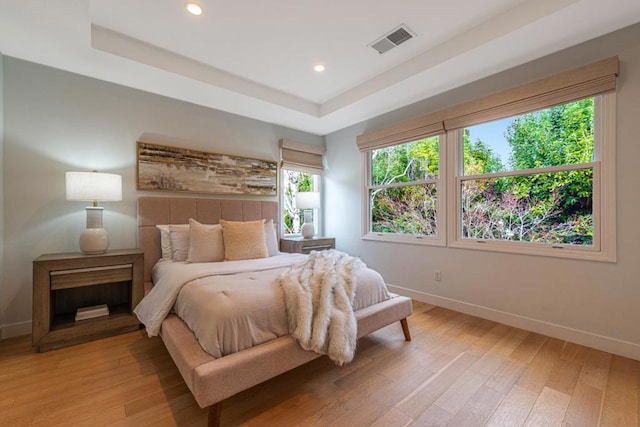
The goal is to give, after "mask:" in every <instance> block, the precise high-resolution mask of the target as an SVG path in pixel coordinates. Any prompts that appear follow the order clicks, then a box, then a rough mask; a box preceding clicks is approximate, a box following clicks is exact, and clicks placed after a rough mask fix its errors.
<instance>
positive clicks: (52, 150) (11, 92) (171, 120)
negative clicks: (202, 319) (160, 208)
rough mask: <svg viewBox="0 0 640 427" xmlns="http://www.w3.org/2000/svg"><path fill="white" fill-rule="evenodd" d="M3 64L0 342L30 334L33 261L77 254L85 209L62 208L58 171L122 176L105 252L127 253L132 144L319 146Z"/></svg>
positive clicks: (231, 118)
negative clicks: (290, 141)
mask: <svg viewBox="0 0 640 427" xmlns="http://www.w3.org/2000/svg"><path fill="white" fill-rule="evenodd" d="M3 65H4V75H3V79H2V80H3V82H4V96H3V98H2V99H3V100H4V125H5V126H4V167H3V171H2V179H3V180H4V184H5V187H4V198H3V199H4V210H3V211H2V212H4V224H5V228H4V230H5V234H4V239H3V240H2V241H3V243H4V247H5V248H10V250H7V251H5V253H4V257H3V260H4V265H5V267H6V268H4V270H3V271H2V279H1V280H2V282H0V296H1V297H2V298H1V299H0V314H1V317H0V326H3V329H4V332H3V335H4V336H5V337H6V336H11V335H16V334H22V333H30V332H31V323H30V320H31V292H32V287H31V275H32V273H31V265H32V264H31V263H32V261H33V259H34V258H36V257H37V256H39V255H40V254H43V253H50V252H65V251H77V250H78V243H77V241H78V236H79V234H80V232H81V231H82V229H83V228H84V225H85V224H84V223H85V212H84V206H85V203H84V202H67V201H66V200H65V191H64V172H65V171H68V170H92V169H96V170H99V171H104V172H114V173H118V174H121V175H122V178H123V201H121V202H110V203H109V202H107V203H104V204H103V206H104V207H105V212H104V224H105V228H107V230H108V231H109V236H110V239H111V247H112V248H126V247H135V246H136V237H135V235H136V227H135V216H136V197H137V195H138V194H139V192H138V191H136V183H135V177H136V170H135V161H136V151H135V143H136V140H137V139H138V138H140V137H141V136H142V135H145V136H146V139H148V140H150V141H157V142H164V143H170V144H174V145H184V146H188V147H192V148H196V149H202V150H207V151H214V152H220V153H230V154H236V155H240V156H247V157H255V158H262V159H269V160H276V159H277V157H278V153H279V149H278V140H279V139H280V138H288V139H293V140H298V141H301V142H307V143H312V144H323V143H324V139H323V138H322V137H319V136H314V135H310V134H306V133H302V132H298V131H294V130H291V129H286V128H282V127H278V126H274V125H270V124H268V123H264V122H259V121H257V120H252V119H247V118H244V117H240V116H236V115H233V114H228V113H224V112H221V111H216V110H212V109H208V108H204V107H200V106H196V105H193V104H188V103H185V102H181V101H176V100H172V99H169V98H164V97H161V96H157V95H152V94H149V93H145V92H142V91H138V90H133V89H129V88H126V87H122V86H118V85H114V84H111V83H106V82H102V81H98V80H95V79H90V78H86V77H82V76H78V75H75V74H71V73H68V72H64V71H60V70H55V69H51V68H47V67H44V66H41V65H36V64H33V63H29V62H24V61H21V60H17V59H14V58H10V57H6V56H5V57H4V60H3ZM154 134H155V136H154ZM141 194H142V193H141ZM144 194H146V195H150V194H157V193H149V192H146V193H144ZM0 231H1V230H0Z"/></svg>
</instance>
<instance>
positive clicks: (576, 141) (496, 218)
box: [454, 97, 609, 252]
mask: <svg viewBox="0 0 640 427" xmlns="http://www.w3.org/2000/svg"><path fill="white" fill-rule="evenodd" d="M600 104H601V97H597V98H585V99H581V100H578V101H574V102H570V103H566V104H561V105H558V106H554V107H551V108H547V109H542V110H538V111H535V112H532V113H527V114H523V115H518V116H515V117H510V118H506V119H501V120H498V121H492V122H488V123H482V124H479V125H474V126H469V127H466V128H463V129H460V130H457V131H455V133H454V138H455V139H456V143H457V144H458V147H457V148H458V149H457V153H460V154H461V156H460V157H461V158H462V164H461V167H460V168H459V170H458V173H457V176H456V187H457V188H456V196H457V202H458V206H459V209H457V210H456V212H457V218H456V224H457V230H456V231H457V233H456V241H457V242H458V243H462V242H468V243H471V244H485V243H511V242H522V243H527V244H529V245H528V247H525V249H524V251H525V252H528V250H527V249H532V250H537V251H538V252H543V251H553V250H555V249H564V250H569V251H570V252H571V251H578V250H589V251H595V250H599V249H600V235H601V232H600V227H599V225H600V224H599V223H598V212H599V206H600V204H601V202H600V194H599V193H600V191H599V188H600V187H601V186H600V185H599V184H600V180H601V179H602V173H601V172H602V171H601V167H602V161H601V160H602V159H601V155H600V153H602V150H601V146H602V144H603V142H604V141H603V140H602V135H603V133H602V132H597V131H600V129H596V124H598V125H599V124H600V123H602V122H601V121H600V120H596V117H597V116H598V117H599V116H600V115H602V107H601V105H600ZM596 105H597V106H598V107H597V108H596ZM596 135H598V137H597V138H596ZM607 166H608V165H607ZM607 169H609V168H608V167H607ZM533 245H535V246H537V248H535V247H534V248H532V246H533ZM504 249H505V250H509V251H514V250H515V251H518V246H514V245H505V246H504Z"/></svg>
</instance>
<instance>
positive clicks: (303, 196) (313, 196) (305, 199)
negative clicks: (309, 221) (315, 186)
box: [296, 191, 320, 209]
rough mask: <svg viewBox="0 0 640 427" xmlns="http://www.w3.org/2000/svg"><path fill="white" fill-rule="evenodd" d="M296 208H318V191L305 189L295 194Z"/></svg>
mask: <svg viewBox="0 0 640 427" xmlns="http://www.w3.org/2000/svg"><path fill="white" fill-rule="evenodd" d="M296 208H298V209H319V208H320V193H318V192H316V191H307V192H301V193H298V194H296Z"/></svg>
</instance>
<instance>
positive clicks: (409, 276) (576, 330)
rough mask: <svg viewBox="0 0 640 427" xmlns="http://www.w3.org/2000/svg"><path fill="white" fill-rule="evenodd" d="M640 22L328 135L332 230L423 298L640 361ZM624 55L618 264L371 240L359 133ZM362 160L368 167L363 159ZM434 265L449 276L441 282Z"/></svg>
mask: <svg viewBox="0 0 640 427" xmlns="http://www.w3.org/2000/svg"><path fill="white" fill-rule="evenodd" d="M637 40H640V25H636V26H634V27H630V28H628V29H625V30H622V31H619V32H616V33H613V34H610V35H607V36H604V37H601V38H599V39H596V40H593V41H590V42H588V43H585V44H583V45H579V46H576V47H573V48H570V49H567V50H566V51H564V52H560V53H558V54H554V55H551V56H549V57H545V58H542V59H540V60H537V61H534V62H532V63H529V64H526V65H523V66H520V67H517V68H515V69H512V70H509V71H506V72H503V73H500V74H498V75H495V76H492V77H489V78H486V79H483V80H481V81H478V82H475V83H472V84H469V85H466V86H464V87H461V88H458V89H455V90H452V91H450V92H448V93H445V94H442V95H440V96H437V97H434V98H431V99H427V100H424V101H422V102H419V103H417V104H415V105H412V106H409V107H407V108H404V109H401V110H398V111H394V112H392V113H389V114H386V115H383V116H380V117H378V118H375V119H372V120H369V121H367V122H364V123H360V124H358V125H355V126H352V127H350V128H347V129H343V130H341V131H338V132H335V133H332V134H330V135H328V136H326V140H327V153H328V154H327V162H328V165H329V169H328V171H327V173H326V175H325V180H324V189H325V191H326V193H325V197H326V199H325V230H326V233H327V235H330V236H336V237H337V242H336V244H337V246H338V247H339V248H340V249H343V250H347V251H349V252H353V253H355V254H359V255H361V256H362V258H363V259H364V261H365V262H366V263H367V264H369V265H370V266H372V267H374V268H377V269H378V270H379V271H380V272H381V273H382V274H383V276H384V277H385V278H386V280H387V282H389V283H391V284H393V285H396V286H398V287H401V288H404V289H400V291H401V292H403V293H405V294H408V295H411V296H413V297H414V298H417V299H421V300H423V301H431V302H435V303H438V304H440V305H444V306H448V307H451V308H455V309H458V310H461V311H466V312H469V313H472V314H476V315H479V316H483V317H488V318H493V319H495V320H499V321H502V322H505V323H510V324H514V325H517V326H521V327H525V328H527V329H534V330H538V331H540V332H543V333H547V334H550V335H555V336H558V337H561V338H565V339H570V340H573V341H578V342H581V343H584V344H589V345H592V346H597V347H601V348H607V349H609V350H611V351H614V352H618V353H624V354H626V355H629V356H632V357H635V358H638V359H640V309H639V307H640V249H639V247H640V243H639V242H640V227H639V226H638V216H639V214H638V212H640V191H639V190H638V186H639V183H640V167H639V165H640V160H639V159H640V143H639V138H640V45H639V44H638V43H637ZM613 55H618V56H619V58H620V62H621V71H620V77H619V80H618V87H619V90H618V94H617V173H616V179H617V199H618V203H617V238H618V260H617V262H615V263H604V262H588V261H578V260H567V259H555V258H550V257H539V256H526V255H515V254H504V253H497V252H485V251H476V250H463V249H453V248H446V247H444V248H443V247H428V246H415V245H405V244H394V243H383V242H374V241H363V240H361V238H360V235H361V233H360V231H361V214H362V206H361V199H362V169H361V167H362V166H361V165H362V163H361V159H362V155H361V153H360V152H359V151H358V149H357V147H356V136H357V135H359V134H362V133H364V132H368V131H371V130H375V129H380V128H383V127H385V126H388V125H391V124H395V123H398V122H399V121H402V120H406V119H408V118H412V117H416V116H419V115H421V114H426V113H428V112H431V111H436V110H438V109H440V108H444V107H446V106H451V105H455V104H457V103H459V102H462V101H465V100H469V99H472V98H476V97H478V96H482V95H486V94H489V93H492V92H495V91H498V90H501V89H505V88H507V87H510V86H514V85H518V84H521V83H524V82H526V81H530V80H533V79H536V78H540V77H543V76H546V75H550V74H554V73H556V72H559V71H562V70H564V69H570V68H573V67H576V66H579V65H584V64H588V63H590V62H593V61H595V60H598V59H603V58H607V57H609V56H613ZM354 165H360V167H354ZM435 270H440V271H441V272H442V281H441V282H436V281H434V280H433V275H434V271H435Z"/></svg>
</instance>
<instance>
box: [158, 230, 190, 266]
mask: <svg viewBox="0 0 640 427" xmlns="http://www.w3.org/2000/svg"><path fill="white" fill-rule="evenodd" d="M156 227H157V228H158V229H159V230H160V248H161V250H162V260H172V259H173V249H172V247H171V231H170V230H169V225H164V224H160V225H156ZM172 227H176V229H177V228H178V227H182V228H183V229H184V230H189V224H178V225H172Z"/></svg>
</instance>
